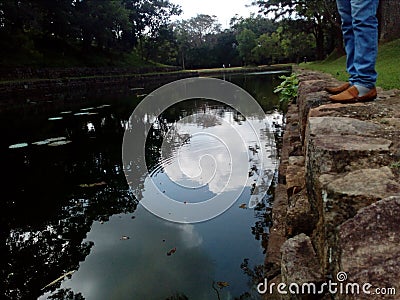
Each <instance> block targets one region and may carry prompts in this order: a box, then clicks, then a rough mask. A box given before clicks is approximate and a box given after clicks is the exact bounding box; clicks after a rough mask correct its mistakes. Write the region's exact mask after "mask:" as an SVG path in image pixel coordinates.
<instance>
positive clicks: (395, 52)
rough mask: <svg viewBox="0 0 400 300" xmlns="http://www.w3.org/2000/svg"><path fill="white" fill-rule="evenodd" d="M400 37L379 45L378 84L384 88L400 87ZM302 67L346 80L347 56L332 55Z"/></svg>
mask: <svg viewBox="0 0 400 300" xmlns="http://www.w3.org/2000/svg"><path fill="white" fill-rule="evenodd" d="M399 59H400V39H398V40H395V41H392V42H389V43H386V44H383V45H381V46H380V47H379V54H378V60H377V63H376V70H377V71H378V74H379V76H378V82H377V85H378V86H380V87H382V88H384V89H400V68H399V65H400V62H399ZM301 66H302V67H304V68H308V69H312V70H318V71H323V72H326V73H330V74H332V75H334V76H335V77H336V78H338V79H340V80H342V81H346V80H347V78H348V74H347V72H346V57H344V56H342V57H339V58H337V59H334V58H332V57H330V58H328V59H326V60H325V61H323V62H311V63H307V64H304V63H303V64H301Z"/></svg>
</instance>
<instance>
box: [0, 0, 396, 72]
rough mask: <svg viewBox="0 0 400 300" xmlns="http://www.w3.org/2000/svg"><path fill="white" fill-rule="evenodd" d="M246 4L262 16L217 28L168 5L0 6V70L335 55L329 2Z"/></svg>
mask: <svg viewBox="0 0 400 300" xmlns="http://www.w3.org/2000/svg"><path fill="white" fill-rule="evenodd" d="M387 2H390V0H386V1H385V0H381V7H383V8H385V7H387V8H386V10H385V9H381V10H380V18H381V19H384V20H385V22H382V24H384V25H385V26H386V27H387V28H390V30H391V31H390V32H389V30H385V28H383V29H382V28H381V37H382V36H385V38H386V39H388V35H389V38H391V39H392V38H393V32H394V33H396V32H399V31H400V30H398V31H396V30H395V29H393V26H394V27H395V28H396V26H397V27H398V26H399V25H395V24H398V22H396V23H394V22H392V23H391V20H392V19H393V20H396V13H398V11H400V9H399V7H398V6H400V4H399V1H394V3H392V4H390V5H387ZM253 5H256V6H258V7H259V10H260V13H261V14H259V15H253V16H251V17H248V18H243V17H239V16H238V15H236V16H232V19H231V22H230V27H229V28H228V29H224V30H222V29H221V25H220V24H219V23H218V20H217V19H216V17H215V16H209V15H204V14H199V15H197V16H196V17H193V18H191V19H188V20H180V21H173V19H174V18H173V17H174V16H179V15H180V14H181V13H182V11H181V8H180V7H179V6H177V5H175V4H173V3H172V2H170V1H169V0H108V1H103V0H24V1H11V0H0V64H1V65H2V66H21V65H30V66H64V67H67V66H108V65H111V66H134V65H143V64H165V65H175V66H180V67H182V68H184V69H185V68H204V67H221V66H223V65H225V66H226V67H228V66H241V65H260V64H274V63H282V62H299V61H302V60H304V59H307V60H314V59H318V60H321V59H324V58H326V57H327V55H329V54H330V53H332V52H333V51H334V50H335V49H337V50H338V52H339V53H340V51H342V50H341V49H342V44H341V40H342V39H341V33H340V22H339V18H338V14H337V10H336V2H335V0H316V1H304V0H284V1H278V0H257V1H254V2H253ZM396 11H397V12H396ZM266 16H268V18H267V17H266ZM175 19H176V18H175Z"/></svg>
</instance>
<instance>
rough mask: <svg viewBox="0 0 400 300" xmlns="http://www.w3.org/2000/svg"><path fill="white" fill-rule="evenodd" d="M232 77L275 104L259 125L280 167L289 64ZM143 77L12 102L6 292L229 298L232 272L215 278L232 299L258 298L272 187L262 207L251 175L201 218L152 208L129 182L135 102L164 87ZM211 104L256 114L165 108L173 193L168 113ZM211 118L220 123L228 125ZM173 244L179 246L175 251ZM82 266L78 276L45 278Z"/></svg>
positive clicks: (6, 144)
mask: <svg viewBox="0 0 400 300" xmlns="http://www.w3.org/2000/svg"><path fill="white" fill-rule="evenodd" d="M224 79H225V80H228V81H231V82H233V83H235V84H237V85H239V86H241V87H242V88H244V89H245V90H247V91H248V92H249V93H250V94H252V95H253V96H254V97H255V98H256V99H257V101H258V102H259V103H260V105H261V106H262V108H263V109H264V111H265V112H266V118H265V119H264V120H260V124H261V125H260V128H259V129H258V130H260V131H262V134H261V136H262V138H263V142H264V144H265V145H266V147H267V148H268V149H266V151H267V152H268V153H269V155H270V158H271V164H270V166H273V167H270V170H268V171H269V172H270V174H273V173H274V172H275V167H276V165H275V164H274V163H273V161H275V159H276V157H275V156H276V148H275V145H274V142H273V134H274V133H273V132H272V131H273V130H274V128H275V127H274V124H280V123H281V122H282V116H281V115H280V114H279V113H278V112H277V111H276V107H277V106H278V99H277V98H276V96H275V95H274V94H273V92H272V90H273V87H274V86H276V85H277V84H278V83H279V79H278V74H247V75H230V76H229V77H225V78H224ZM134 88H135V87H133V89H132V91H131V93H130V94H129V95H126V96H124V97H121V96H118V97H112V96H104V97H103V98H91V97H87V98H85V99H83V100H80V101H63V102H62V103H61V104H60V103H59V102H56V101H55V102H52V103H44V104H35V103H27V104H26V105H22V106H21V107H19V108H18V109H14V110H9V111H7V112H3V113H2V114H1V117H0V132H1V136H2V139H1V141H0V147H1V148H0V149H1V165H2V169H3V174H4V175H5V176H4V177H3V179H2V189H1V192H0V195H1V213H0V214H1V235H2V240H3V242H2V248H1V255H2V267H1V270H2V272H1V276H2V278H1V282H2V286H1V291H0V292H1V294H4V295H6V297H8V298H10V299H36V298H41V299H46V298H49V297H50V298H51V297H52V298H53V299H96V300H97V299H145V298H146V299H168V298H169V299H172V298H171V297H174V296H175V298H173V299H178V295H179V296H181V298H180V299H186V298H185V297H187V299H218V295H217V292H216V290H215V289H214V288H213V282H227V283H228V284H229V286H227V287H224V288H222V289H220V288H218V287H217V286H216V284H214V287H216V289H217V290H218V293H219V296H220V298H221V299H235V298H237V299H239V298H240V297H242V298H240V299H257V298H258V295H257V292H256V291H255V282H257V280H258V278H257V277H260V276H262V274H259V273H260V272H259V271H260V268H259V266H260V265H262V264H263V261H264V252H265V247H266V245H267V241H268V229H269V223H268V221H267V220H268V217H267V218H266V216H268V214H269V213H270V209H269V207H270V203H271V201H272V196H271V195H269V194H267V196H266V197H264V199H263V201H262V202H261V203H260V204H259V205H258V206H257V207H256V208H254V209H243V208H240V207H239V206H240V205H241V204H242V203H247V202H248V198H249V196H250V193H251V186H250V185H249V186H246V187H245V189H244V192H243V194H242V195H241V197H240V198H239V199H238V201H237V202H236V203H235V204H234V205H233V206H232V207H231V208H230V209H229V210H228V211H226V212H225V213H224V214H222V215H220V216H219V217H217V218H215V219H212V220H210V221H207V222H203V223H199V224H193V225H192V224H175V223H170V222H167V221H165V220H162V219H160V218H158V217H155V216H154V215H152V214H150V213H149V212H147V211H146V210H145V209H144V208H143V207H142V206H141V205H140V204H139V203H138V202H137V201H136V199H135V198H134V196H133V195H132V194H131V192H130V191H129V188H128V185H127V183H126V179H125V176H124V172H123V168H122V161H121V160H122V159H121V151H122V150H121V149H122V138H123V133H124V128H125V127H126V122H127V120H128V119H129V116H130V114H131V113H132V111H133V109H134V108H135V106H136V105H137V104H138V103H139V101H141V99H142V98H143V94H147V93H149V92H151V91H152V90H153V89H154V88H155V87H154V86H145V87H144V89H134ZM204 110H206V111H207V112H208V113H210V114H215V115H217V116H219V117H220V118H222V119H224V120H226V121H227V122H230V124H232V126H242V125H243V123H244V122H246V120H245V119H243V118H242V116H241V115H240V114H238V113H237V112H235V111H234V110H233V109H231V108H230V107H227V106H225V105H223V104H221V103H217V102H212V101H208V100H200V99H198V100H190V101H185V102H181V103H179V104H177V105H175V106H173V107H171V108H169V109H168V110H167V111H165V112H164V113H163V114H162V115H161V116H159V119H160V120H162V122H163V124H166V126H165V127H158V128H154V130H153V131H152V134H151V135H150V136H149V138H148V140H147V144H146V147H147V151H146V161H147V163H148V166H149V168H150V170H152V173H151V174H152V176H153V178H156V180H157V181H159V182H160V183H161V184H164V186H165V187H164V189H165V190H166V192H168V193H173V187H172V186H169V185H168V182H169V179H168V176H166V174H165V173H164V172H163V168H162V166H163V163H165V162H163V161H162V158H161V155H160V151H161V143H162V137H163V136H165V134H166V131H167V128H169V126H168V125H170V124H174V123H176V122H177V121H178V120H180V119H182V118H183V117H186V116H188V115H192V114H198V113H201V112H202V111H204ZM187 125H188V126H194V125H196V126H198V124H194V123H193V124H190V122H189V124H187ZM208 126H211V127H215V129H216V130H218V126H220V125H219V124H218V122H216V123H211V124H208ZM227 134H229V133H227ZM193 147H196V145H195V144H193ZM145 192H146V182H145V181H143V193H145ZM195 193H196V192H195ZM177 196H178V195H177ZM179 196H182V197H185V196H186V195H179ZM197 196H199V195H197ZM148 197H151V196H148ZM188 197H193V195H188ZM171 249H176V252H174V253H172V254H171V255H167V253H168V252H171ZM70 271H75V272H74V273H73V274H72V276H71V275H70V276H67V277H65V278H64V280H60V281H58V282H57V283H55V284H53V285H51V286H49V287H46V288H44V287H45V286H46V285H48V284H49V283H51V282H52V281H54V280H55V279H57V278H59V277H60V276H61V275H63V274H66V273H68V272H70ZM260 279H261V278H260Z"/></svg>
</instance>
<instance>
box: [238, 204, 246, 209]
mask: <svg viewBox="0 0 400 300" xmlns="http://www.w3.org/2000/svg"><path fill="white" fill-rule="evenodd" d="M239 208H242V209H246V208H247V205H246V204H242V205H240V206H239Z"/></svg>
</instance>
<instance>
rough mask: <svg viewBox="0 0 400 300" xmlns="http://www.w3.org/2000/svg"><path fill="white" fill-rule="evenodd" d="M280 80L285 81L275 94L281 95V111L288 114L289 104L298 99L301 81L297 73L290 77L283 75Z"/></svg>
mask: <svg viewBox="0 0 400 300" xmlns="http://www.w3.org/2000/svg"><path fill="white" fill-rule="evenodd" d="M279 78H280V79H282V80H283V81H282V83H281V84H280V85H278V86H277V87H276V89H275V90H274V93H276V94H279V101H280V109H281V110H283V111H284V112H286V111H287V107H288V105H289V103H290V102H293V101H294V100H296V98H297V91H298V88H299V79H298V78H297V75H296V74H295V73H292V74H291V75H290V76H285V75H282V76H280V77H279Z"/></svg>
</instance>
